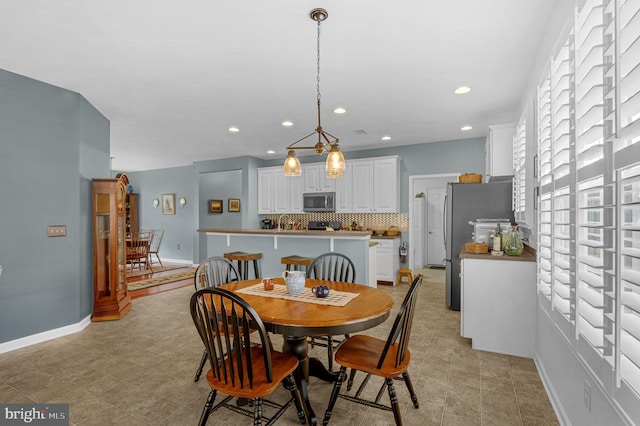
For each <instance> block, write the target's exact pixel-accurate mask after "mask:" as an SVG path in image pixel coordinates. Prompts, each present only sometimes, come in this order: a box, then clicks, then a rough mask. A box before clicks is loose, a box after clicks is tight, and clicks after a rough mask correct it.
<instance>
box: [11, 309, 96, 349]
mask: <svg viewBox="0 0 640 426" xmlns="http://www.w3.org/2000/svg"><path fill="white" fill-rule="evenodd" d="M89 324H91V315H88V316H87V317H85V318H84V319H82V320H81V321H80V322H77V323H75V324H71V325H65V326H64V327H60V328H55V329H53V330H47V331H43V332H42V333H37V334H32V335H31V336H26V337H21V338H19V339H16V340H11V341H9V342H4V343H0V354H3V353H6V352H11V351H15V350H16V349H20V348H26V347H27V346H31V345H35V344H37V343H42V342H46V341H48V340H53V339H57V338H58V337H62V336H66V335H69V334H73V333H77V332H79V331H82V330H84V329H85V328H86V327H87V326H88V325H89Z"/></svg>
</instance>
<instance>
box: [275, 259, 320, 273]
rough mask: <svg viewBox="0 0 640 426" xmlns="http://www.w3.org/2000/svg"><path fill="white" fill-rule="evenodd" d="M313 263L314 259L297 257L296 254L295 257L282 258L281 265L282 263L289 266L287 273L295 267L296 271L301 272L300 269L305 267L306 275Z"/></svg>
mask: <svg viewBox="0 0 640 426" xmlns="http://www.w3.org/2000/svg"><path fill="white" fill-rule="evenodd" d="M311 262H313V258H312V257H302V256H296V255H295V254H294V255H293V256H285V257H281V258H280V263H282V264H283V265H287V266H286V268H285V269H286V270H287V271H290V270H291V266H293V270H294V271H299V270H300V267H301V266H304V272H305V274H306V273H307V269H308V268H309V265H311Z"/></svg>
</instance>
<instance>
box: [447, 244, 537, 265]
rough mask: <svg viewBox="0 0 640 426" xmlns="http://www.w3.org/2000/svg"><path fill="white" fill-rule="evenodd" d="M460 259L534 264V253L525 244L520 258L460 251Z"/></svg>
mask: <svg viewBox="0 0 640 426" xmlns="http://www.w3.org/2000/svg"><path fill="white" fill-rule="evenodd" d="M460 259H483V260H506V261H518V262H535V261H536V251H535V249H533V248H532V247H530V246H528V245H526V244H525V246H524V251H523V252H522V254H521V255H520V256H507V255H506V254H503V255H502V256H494V255H492V254H491V253H467V252H466V251H464V249H462V251H461V252H460Z"/></svg>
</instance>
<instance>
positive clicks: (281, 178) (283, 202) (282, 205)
mask: <svg viewBox="0 0 640 426" xmlns="http://www.w3.org/2000/svg"><path fill="white" fill-rule="evenodd" d="M290 180H291V178H290V177H289V176H285V175H284V173H283V172H282V169H281V168H280V167H278V168H276V169H275V170H274V171H273V183H274V185H273V187H272V190H273V189H275V190H274V191H273V192H272V194H271V199H272V200H273V206H272V207H273V212H274V213H289V212H290V210H289V200H290V198H291V191H290V184H289V182H290Z"/></svg>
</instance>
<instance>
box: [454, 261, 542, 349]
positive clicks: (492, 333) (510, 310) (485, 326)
mask: <svg viewBox="0 0 640 426" xmlns="http://www.w3.org/2000/svg"><path fill="white" fill-rule="evenodd" d="M461 262H462V280H461V283H462V288H461V293H462V306H461V308H460V312H461V334H462V336H463V337H467V338H471V339H472V348H473V349H478V350H483V351H489V352H498V353H503V354H507V355H515V356H521V357H526V358H533V353H534V339H535V319H536V263H535V262H523V261H513V260H484V259H463V260H462V261H461Z"/></svg>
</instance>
